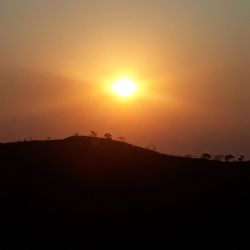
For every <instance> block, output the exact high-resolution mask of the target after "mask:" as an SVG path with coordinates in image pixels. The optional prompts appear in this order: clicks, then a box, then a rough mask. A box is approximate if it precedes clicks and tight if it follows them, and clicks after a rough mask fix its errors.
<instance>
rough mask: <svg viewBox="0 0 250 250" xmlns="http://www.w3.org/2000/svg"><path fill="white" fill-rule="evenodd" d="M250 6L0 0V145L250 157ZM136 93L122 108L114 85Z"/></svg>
mask: <svg viewBox="0 0 250 250" xmlns="http://www.w3.org/2000/svg"><path fill="white" fill-rule="evenodd" d="M249 25H250V1H248V0H238V1H235V0H234V1H233V0H216V1H215V0H211V1H205V0H199V1H198V0H196V1H195V0H189V1H187V0H186V1H185V0H182V1H176V0H175V1H170V0H169V1H167V0H126V1H117V0H91V1H80V0H71V1H69V0H68V1H66V0H1V1H0V38H1V40H0V55H1V57H0V141H1V142H3V141H13V140H14V141H15V140H22V139H24V138H30V137H33V138H37V139H45V138H46V137H52V138H60V137H65V136H68V135H71V134H73V133H76V132H78V133H80V134H88V133H89V131H90V130H96V131H97V132H98V133H99V134H100V135H102V134H103V133H105V132H110V133H112V134H113V135H114V137H118V136H121V135H122V136H125V137H127V138H128V141H129V142H131V143H135V144H138V145H141V146H146V145H148V144H149V143H151V142H152V143H154V144H155V145H156V147H157V148H158V150H159V151H160V152H165V153H170V154H179V155H185V154H193V155H199V154H200V153H203V152H211V153H213V154H218V153H233V154H246V155H247V156H248V157H250V71H249V65H250V29H249ZM123 76H128V77H130V78H132V79H135V80H136V81H137V82H138V84H139V85H140V89H141V92H140V93H139V95H138V97H137V98H134V99H133V100H130V101H128V102H121V101H119V100H117V99H116V98H114V97H113V96H111V95H110V93H108V92H107V86H109V85H110V84H111V83H112V81H114V80H115V79H117V78H120V77H123Z"/></svg>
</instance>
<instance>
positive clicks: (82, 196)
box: [0, 133, 250, 249]
mask: <svg viewBox="0 0 250 250" xmlns="http://www.w3.org/2000/svg"><path fill="white" fill-rule="evenodd" d="M104 137H105V138H98V137H95V138H93V137H91V136H89V137H85V136H79V135H75V136H71V137H68V138H65V139H63V140H48V141H47V140H46V141H30V142H17V143H7V144H0V159H1V168H0V186H1V188H0V191H1V193H0V195H1V196H0V197H1V206H0V221H1V223H0V227H1V229H2V230H3V231H4V234H2V238H3V239H8V236H9V237H11V238H13V237H18V235H22V240H24V239H25V237H27V238H28V239H29V240H30V239H31V238H32V239H36V242H39V244H40V243H42V242H46V241H45V235H49V236H47V237H50V238H49V239H53V240H55V241H56V240H57V241H56V242H57V244H58V242H60V243H61V244H63V246H65V245H64V244H65V242H66V241H67V239H68V240H69V242H70V244H72V242H77V244H78V243H79V244H82V243H83V242H84V243H85V242H87V241H88V239H89V240H90V239H91V237H90V235H91V233H90V232H91V231H92V232H94V233H93V234H92V236H93V235H94V238H95V240H94V241H93V239H91V240H90V241H91V244H93V243H94V242H95V241H96V238H98V239H101V237H104V235H105V237H104V238H105V240H107V239H108V238H107V236H106V234H105V233H107V234H108V235H109V237H110V239H111V242H112V241H113V240H114V238H116V239H120V242H122V244H125V243H126V242H130V243H129V244H132V243H131V242H132V239H136V240H137V242H138V244H139V246H141V247H143V246H144V247H145V248H147V247H149V244H150V239H152V241H153V245H152V247H151V249H158V248H157V247H156V245H155V244H156V243H161V246H162V244H163V245H164V244H165V246H167V245H168V246H169V244H173V246H174V247H175V248H176V247H178V246H180V245H181V244H182V243H184V242H185V244H186V242H187V240H191V239H193V240H194V242H197V240H198V239H201V241H202V242H203V244H205V245H203V246H206V247H207V246H208V244H213V243H214V242H213V241H212V240H211V239H212V236H214V237H219V239H220V240H221V241H222V242H223V244H224V246H225V242H227V243H228V244H229V245H230V246H234V242H232V241H233V239H236V243H235V244H237V245H236V246H239V245H238V244H239V238H240V239H241V240H240V242H243V240H244V239H245V238H244V237H243V236H246V239H248V237H247V236H249V235H248V233H249V227H248V226H249V223H250V215H249V211H250V185H249V183H250V163H249V162H247V161H245V162H230V163H227V162H220V161H212V160H211V161H210V160H209V161H204V160H203V159H191V158H184V157H183V158H182V157H177V156H170V155H165V154H160V153H157V152H154V151H152V150H147V149H144V148H140V147H137V146H133V145H131V144H128V143H123V142H121V141H115V140H111V139H112V135H111V134H109V133H107V134H106V136H104ZM93 142H94V143H93ZM210 158H211V157H209V159H210ZM109 227H110V228H111V229H108V228H109ZM79 228H80V229H79ZM2 230H1V231H2ZM82 230H85V233H82ZM98 230H100V231H98ZM109 230H110V231H109ZM124 230H125V231H126V230H127V231H126V232H123V231H124ZM38 232H39V233H38ZM86 232H87V233H86ZM122 232H123V233H122ZM77 233H79V234H80V235H79V238H78V240H76V235H77ZM56 234H58V235H59V236H58V238H56ZM131 235H134V236H135V237H134V238H133V237H132V236H131ZM131 237H132V238H131ZM180 238H181V239H183V240H181V241H180V240H178V239H180ZM72 239H74V240H72ZM17 242H18V241H17ZM101 242H102V241H101ZM204 242H205V243H204ZM46 244H47V243H46ZM133 244H134V243H133ZM57 246H58V245H57ZM70 246H71V247H69V248H70V249H72V245H70ZM124 246H125V245H124ZM130 246H131V245H130ZM128 247H129V246H128ZM204 248H205V247H204ZM92 249H93V247H92ZM125 249H126V247H125ZM127 249H128V248H127ZM138 249H139V248H138ZM160 249H162V248H160ZM163 249H166V248H163ZM173 249H174V248H173ZM235 249H239V248H236V247H235Z"/></svg>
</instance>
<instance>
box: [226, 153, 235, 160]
mask: <svg viewBox="0 0 250 250" xmlns="http://www.w3.org/2000/svg"><path fill="white" fill-rule="evenodd" d="M232 159H234V156H233V155H230V154H229V155H226V156H225V161H230V160H232Z"/></svg>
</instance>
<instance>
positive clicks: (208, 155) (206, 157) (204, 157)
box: [201, 153, 212, 160]
mask: <svg viewBox="0 0 250 250" xmlns="http://www.w3.org/2000/svg"><path fill="white" fill-rule="evenodd" d="M211 158H212V156H211V154H209V153H203V154H202V155H201V159H204V160H210V159H211Z"/></svg>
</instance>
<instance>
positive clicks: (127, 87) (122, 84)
mask: <svg viewBox="0 0 250 250" xmlns="http://www.w3.org/2000/svg"><path fill="white" fill-rule="evenodd" d="M112 90H113V92H114V93H115V94H116V95H118V96H120V97H130V96H133V95H134V94H135V93H136V91H137V90H138V86H137V84H136V83H135V82H134V81H132V80H130V79H127V78H122V79H119V80H117V81H116V82H114V84H113V86H112Z"/></svg>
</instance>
